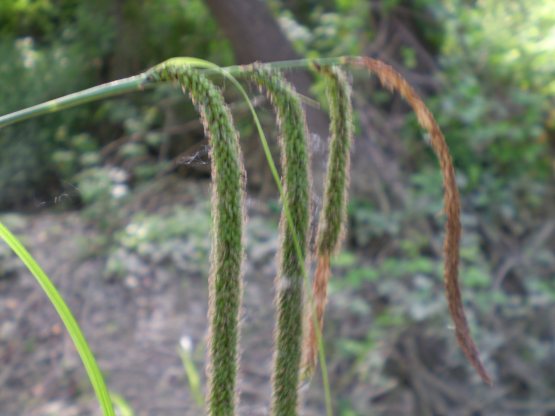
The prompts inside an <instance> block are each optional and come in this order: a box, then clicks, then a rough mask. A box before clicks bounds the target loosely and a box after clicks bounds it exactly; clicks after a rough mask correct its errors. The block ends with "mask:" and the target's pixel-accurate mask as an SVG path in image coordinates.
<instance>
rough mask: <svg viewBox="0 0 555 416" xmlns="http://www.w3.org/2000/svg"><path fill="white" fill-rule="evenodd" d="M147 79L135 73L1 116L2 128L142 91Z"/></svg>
mask: <svg viewBox="0 0 555 416" xmlns="http://www.w3.org/2000/svg"><path fill="white" fill-rule="evenodd" d="M145 81H146V75H145V74H140V75H135V76H133V77H129V78H124V79H120V80H118V81H113V82H109V83H107V84H101V85H97V86H96V87H92V88H89V89H86V90H83V91H79V92H75V93H73V94H69V95H65V96H63V97H60V98H56V99H54V100H50V101H46V102H44V103H42V104H37V105H34V106H32V107H28V108H25V109H23V110H19V111H16V112H14V113H10V114H6V115H5V116H2V117H0V128H1V127H6V126H9V125H10V124H14V123H18V122H20V121H24V120H28V119H30V118H33V117H38V116H41V115H44V114H48V113H55V112H57V111H61V110H66V109H68V108H72V107H77V106H79V105H82V104H86V103H90V102H92V101H97V100H102V99H104V98H108V97H113V96H115V95H121V94H126V93H128V92H133V91H140V90H143V89H144V88H145V87H146V82H145Z"/></svg>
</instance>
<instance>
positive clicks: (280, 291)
mask: <svg viewBox="0 0 555 416" xmlns="http://www.w3.org/2000/svg"><path fill="white" fill-rule="evenodd" d="M247 75H248V76H249V77H250V78H251V79H252V80H254V82H256V83H257V85H258V86H259V87H260V88H261V89H264V90H265V91H266V93H267V95H268V97H269V98H270V100H271V102H272V104H273V105H274V108H275V111H276V115H277V121H278V126H279V131H280V146H281V165H282V172H283V188H284V195H283V205H284V212H283V213H282V216H281V236H282V246H281V249H280V255H279V257H280V269H279V272H278V276H277V277H276V288H277V309H278V312H277V313H278V317H277V321H278V322H277V333H276V354H275V358H274V370H273V401H272V414H273V415H279V416H281V415H283V416H285V415H287V416H294V415H296V414H297V412H298V386H299V369H300V361H301V354H302V335H303V283H304V281H303V278H304V275H305V263H306V247H307V241H308V228H309V219H310V207H309V195H310V179H309V156H308V146H307V128H306V120H305V114H304V111H303V109H302V106H301V102H300V100H299V97H298V95H297V94H296V92H295V90H294V89H293V87H292V86H291V84H289V83H288V82H287V81H286V80H285V79H284V78H283V76H282V75H281V74H280V73H279V72H277V71H274V70H269V69H265V68H263V67H261V66H256V65H255V66H252V67H250V68H249V69H248V70H247ZM286 210H287V211H288V213H289V217H290V218H289V219H288V218H287V212H286ZM289 222H291V223H292V227H291V226H290V224H289ZM295 240H296V241H295Z"/></svg>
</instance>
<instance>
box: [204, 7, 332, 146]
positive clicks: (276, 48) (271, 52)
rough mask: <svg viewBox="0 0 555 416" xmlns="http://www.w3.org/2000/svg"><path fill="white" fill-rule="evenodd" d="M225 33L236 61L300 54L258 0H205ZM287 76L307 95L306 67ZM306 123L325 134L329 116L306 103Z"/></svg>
mask: <svg viewBox="0 0 555 416" xmlns="http://www.w3.org/2000/svg"><path fill="white" fill-rule="evenodd" d="M205 3H206V5H207V6H208V8H209V9H210V11H211V13H212V15H213V16H214V18H215V19H216V21H217V22H218V25H219V26H220V28H221V29H222V31H223V33H224V34H225V36H226V37H227V38H228V39H229V41H230V42H231V45H232V47H233V50H234V52H235V58H236V60H237V63H238V64H248V63H252V62H255V61H261V62H270V61H280V60H286V59H295V58H298V57H299V56H298V55H297V53H296V52H295V50H294V49H293V46H292V45H291V42H289V40H288V39H287V37H286V36H285V34H284V33H283V32H282V31H281V28H280V27H279V24H278V22H277V21H276V19H275V18H274V16H273V15H272V13H271V11H270V10H269V8H268V6H267V5H266V4H265V3H264V2H262V1H260V0H205ZM286 77H287V79H288V80H289V81H290V82H291V83H292V84H293V85H294V86H295V88H296V89H297V91H299V92H300V93H301V94H303V95H307V96H308V95H310V94H309V91H310V85H311V84H312V77H311V76H310V74H309V73H308V72H307V71H299V70H297V71H292V72H290V73H289V74H286ZM305 110H306V112H307V119H308V126H309V128H310V131H311V133H316V134H317V135H318V136H320V137H321V138H324V139H325V138H327V136H328V118H327V116H326V114H324V113H323V112H322V111H320V110H318V109H315V108H312V107H308V108H305Z"/></svg>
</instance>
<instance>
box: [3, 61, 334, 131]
mask: <svg viewBox="0 0 555 416" xmlns="http://www.w3.org/2000/svg"><path fill="white" fill-rule="evenodd" d="M341 59H342V58H322V59H315V60H307V59H298V60H292V61H276V62H270V63H267V64H263V65H264V66H267V67H270V68H274V69H288V68H290V69H293V68H304V67H306V66H307V65H308V64H309V63H311V62H318V63H320V64H322V65H324V64H339V63H341ZM178 60H183V62H184V65H193V66H194V64H192V63H191V62H190V61H191V59H190V58H172V59H171V60H169V61H178ZM198 61H199V62H202V61H201V60H198ZM204 62H206V61H204ZM201 70H202V71H204V72H205V73H206V75H221V72H222V70H224V71H225V72H227V73H229V74H231V75H240V74H241V72H243V71H244V68H243V66H240V65H234V66H230V67H227V68H221V69H220V68H203V69H201ZM149 74H150V72H149V71H146V72H143V73H141V74H139V75H135V76H132V77H129V78H123V79H120V80H117V81H113V82H108V83H106V84H101V85H97V86H96V87H92V88H88V89H86V90H83V91H79V92H75V93H72V94H69V95H64V96H63V97H60V98H56V99H54V100H50V101H46V102H44V103H41V104H37V105H34V106H32V107H28V108H25V109H23V110H19V111H15V112H13V113H9V114H6V115H3V116H1V117H0V128H2V127H6V126H9V125H11V124H15V123H19V122H21V121H25V120H28V119H31V118H34V117H39V116H42V115H45V114H50V113H55V112H57V111H61V110H66V109H68V108H72V107H77V106H79V105H82V104H86V103H90V102H93V101H97V100H102V99H105V98H110V97H114V96H116V95H121V94H126V93H129V92H133V91H141V90H144V89H145V88H150V87H153V86H155V85H156V84H157V83H159V81H153V80H152V79H149Z"/></svg>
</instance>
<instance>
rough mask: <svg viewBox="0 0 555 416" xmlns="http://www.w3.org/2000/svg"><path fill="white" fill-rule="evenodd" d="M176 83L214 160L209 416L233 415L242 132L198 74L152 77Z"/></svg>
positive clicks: (166, 72)
mask: <svg viewBox="0 0 555 416" xmlns="http://www.w3.org/2000/svg"><path fill="white" fill-rule="evenodd" d="M151 76H152V77H153V78H154V79H157V80H160V81H168V80H176V81H178V82H179V84H180V85H181V87H182V88H183V90H184V91H185V92H186V93H188V94H189V95H190V96H191V99H192V100H193V102H194V103H195V105H196V107H197V108H198V109H199V111H200V113H201V117H202V120H203V123H204V129H205V131H206V134H207V135H208V137H209V139H210V145H211V160H212V218H213V232H212V256H211V272H210V285H209V312H208V314H209V316H208V318H209V325H210V328H209V345H208V365H207V377H208V393H207V405H208V414H209V415H211V416H232V415H235V414H236V407H237V404H238V398H237V392H236V384H237V382H236V379H237V369H238V341H239V313H240V305H241V294H242V283H241V280H242V278H241V273H242V271H241V269H242V260H243V252H244V249H243V222H244V187H245V183H244V177H245V174H244V173H245V172H244V168H243V162H242V158H241V152H240V148H239V140H238V135H237V132H236V131H235V129H234V127H233V122H232V118H231V114H230V112H229V110H228V108H227V106H226V105H225V102H224V99H223V97H222V94H221V92H220V91H219V90H218V89H217V88H216V87H215V86H214V84H213V83H212V82H210V81H209V80H208V79H207V78H206V77H205V76H204V75H202V73H201V72H200V71H199V70H198V69H194V68H192V67H190V66H183V65H167V66H162V67H161V68H160V69H159V70H157V71H156V72H154V73H152V75H151Z"/></svg>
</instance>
